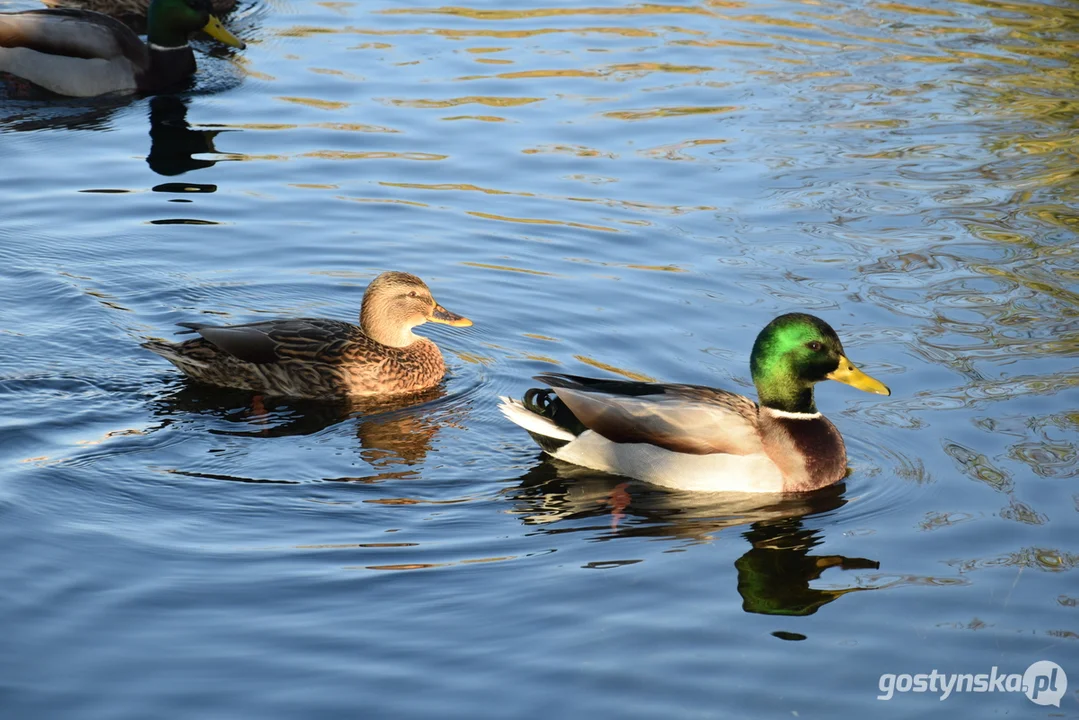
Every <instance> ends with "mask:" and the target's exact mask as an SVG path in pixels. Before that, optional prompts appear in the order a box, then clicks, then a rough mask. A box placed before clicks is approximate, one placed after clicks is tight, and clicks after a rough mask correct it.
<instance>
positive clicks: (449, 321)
mask: <svg viewBox="0 0 1079 720" xmlns="http://www.w3.org/2000/svg"><path fill="white" fill-rule="evenodd" d="M427 319H428V320H430V321H431V322H435V323H442V324H443V325H452V326H454V327H471V326H472V321H471V320H469V319H468V318H466V317H462V316H460V315H458V314H456V313H451V312H450V311H449V310H447V309H446V308H444V307H442V306H441V305H435V309H434V310H433V311H432V312H431V314H430V315H428V316H427Z"/></svg>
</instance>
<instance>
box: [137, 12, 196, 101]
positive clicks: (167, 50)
mask: <svg viewBox="0 0 1079 720" xmlns="http://www.w3.org/2000/svg"><path fill="white" fill-rule="evenodd" d="M183 25H184V23H182V22H177V18H176V17H175V14H174V13H173V12H172V8H171V7H170V5H169V4H168V3H165V2H151V3H150V10H149V13H148V14H147V17H146V42H147V44H148V45H149V46H150V71H149V74H150V81H149V82H148V83H147V84H148V85H151V86H153V89H162V88H166V87H169V86H172V85H175V84H177V83H180V82H182V81H183V80H186V79H187V78H189V77H191V75H193V74H194V72H195V53H193V52H191V46H190V45H188V44H187V39H188V35H189V34H190V33H189V32H188V31H187V30H184V29H181V27H182V26H183Z"/></svg>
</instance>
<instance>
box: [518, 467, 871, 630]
mask: <svg viewBox="0 0 1079 720" xmlns="http://www.w3.org/2000/svg"><path fill="white" fill-rule="evenodd" d="M845 491H846V486H845V485H844V484H843V483H839V484H837V485H832V486H829V487H827V488H824V489H822V490H818V491H816V492H814V493H806V494H799V495H788V496H783V497H775V496H761V495H750V494H743V493H709V494H701V493H694V492H674V491H668V490H661V489H658V488H656V487H654V486H651V485H648V484H645V483H642V482H639V481H635V480H632V479H629V478H619V477H612V476H610V475H607V474H604V473H598V472H595V471H591V470H587V469H585V468H581V467H578V466H575V465H570V464H568V463H562V462H560V461H557V460H547V461H545V462H542V463H540V464H539V465H538V466H536V467H534V468H532V469H531V470H529V471H528V473H526V474H525V475H524V476H523V477H522V478H521V482H520V483H519V484H518V485H517V486H516V487H514V488H512V489H511V490H510V491H509V494H510V495H511V497H513V499H514V500H515V501H516V503H517V513H518V514H519V516H520V517H521V520H522V522H524V523H525V524H527V525H531V526H537V527H542V528H543V532H547V533H565V532H587V533H594V536H595V539H598V540H606V541H613V540H616V539H619V538H626V537H655V538H670V539H675V540H684V541H688V542H690V543H704V542H711V541H713V540H714V539H715V538H716V536H717V535H718V534H719V533H721V532H722V531H724V530H730V529H733V528H745V527H746V526H747V525H748V526H749V529H748V530H745V531H744V532H742V536H743V537H744V538H745V539H746V540H747V541H748V542H749V543H750V546H751V547H750V548H749V550H748V551H746V552H745V553H744V554H743V555H742V556H741V557H740V558H738V560H737V561H735V564H734V566H735V569H736V570H737V575H738V593H739V594H740V595H741V596H742V608H743V609H744V610H745V611H746V612H750V613H759V614H765V615H812V614H813V613H815V612H816V611H817V610H818V609H819V608H821V607H822V606H824V605H826V604H828V603H830V602H832V601H834V600H836V599H838V598H839V597H841V596H843V595H845V594H847V593H849V592H854V591H858V590H868V589H872V588H869V587H848V588H840V589H817V588H814V587H812V586H811V583H812V582H813V581H815V580H817V579H819V578H820V577H821V575H822V574H823V573H824V571H825V570H827V569H829V568H840V569H842V570H867V569H879V567H880V563H878V562H877V561H875V560H869V559H866V558H848V557H844V556H842V555H813V554H811V550H812V549H813V548H814V547H816V546H817V545H819V544H820V543H821V542H822V541H823V540H822V534H823V533H822V531H821V530H819V529H814V528H807V527H805V521H806V520H807V519H808V518H811V517H814V516H819V515H821V514H825V513H831V512H833V511H835V510H837V509H839V508H840V507H842V506H843V505H845V504H846V502H847V501H846V499H845V498H844V493H845Z"/></svg>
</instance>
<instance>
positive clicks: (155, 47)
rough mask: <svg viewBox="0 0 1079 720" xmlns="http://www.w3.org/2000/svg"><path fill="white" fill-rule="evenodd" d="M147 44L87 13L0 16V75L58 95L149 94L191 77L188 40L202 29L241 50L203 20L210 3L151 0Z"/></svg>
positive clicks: (216, 23)
mask: <svg viewBox="0 0 1079 720" xmlns="http://www.w3.org/2000/svg"><path fill="white" fill-rule="evenodd" d="M147 24H148V27H149V30H148V32H147V35H146V37H147V41H148V43H149V44H148V45H147V44H144V43H143V42H142V41H141V40H139V36H138V35H136V34H135V32H134V31H133V30H131V29H130V28H128V27H127V26H126V25H124V24H123V23H122V22H120V21H119V20H116V19H114V18H111V17H109V16H108V15H102V14H101V13H96V12H90V11H88V10H66V9H60V10H52V9H50V10H27V11H25V12H15V13H0V72H6V73H10V74H12V75H15V76H17V77H20V78H23V79H25V80H29V81H30V82H32V83H34V84H35V85H40V86H41V87H43V88H45V89H46V90H51V91H52V92H54V93H58V94H60V95H72V96H76V97H92V96H95V95H104V94H106V93H113V92H134V91H138V92H141V93H156V92H160V91H162V90H166V89H168V88H170V87H173V86H176V85H179V84H180V83H182V82H183V81H185V80H187V79H188V78H189V77H191V75H192V74H193V73H194V72H195V54H194V53H193V52H192V51H191V46H190V45H188V37H189V36H190V35H191V34H192V33H193V32H195V31H196V30H200V29H201V30H203V31H205V32H207V33H209V35H210V36H212V37H214V38H216V39H217V40H220V41H221V42H223V43H225V44H227V45H232V46H233V47H238V48H242V47H244V44H243V42H242V41H240V40H239V39H237V38H236V36H234V35H233V34H232V33H230V32H229V31H228V30H226V29H225V26H224V25H222V24H221V21H220V20H218V19H217V18H216V17H214V16H213V15H212V14H211V13H210V0H152V2H151V3H150V16H149V20H148V23H147Z"/></svg>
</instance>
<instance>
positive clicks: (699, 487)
mask: <svg viewBox="0 0 1079 720" xmlns="http://www.w3.org/2000/svg"><path fill="white" fill-rule="evenodd" d="M553 455H554V457H556V458H558V459H559V460H565V461H566V462H570V463H573V464H575V465H583V466H584V467H588V468H592V469H593V470H602V471H604V472H610V473H617V474H619V475H626V476H629V477H633V478H637V479H638V480H644V481H645V482H650V483H653V484H654V485H663V486H664V487H669V488H675V489H678V490H694V491H698V492H773V493H774V492H782V491H783V476H782V475H781V474H780V472H779V468H778V467H776V464H775V463H774V462H772V461H771V460H770V459H769V458H768V456H767V455H765V454H764V453H763V452H759V453H753V454H751V455H728V454H726V453H713V454H710V455H690V454H687V453H676V452H672V451H670V450H664V449H663V448H661V447H656V446H655V445H649V444H647V443H614V442H611V441H610V440H608V439H607V438H605V437H603V436H602V435H599V434H598V433H595V432H592V431H591V430H589V431H587V432H585V433H582V434H581V436H580V437H579V438H577V439H576V440H574V441H573V442H570V443H569V444H567V445H564V446H563V447H561V448H559V449H558V450H556V451H555V452H554V453H553Z"/></svg>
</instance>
